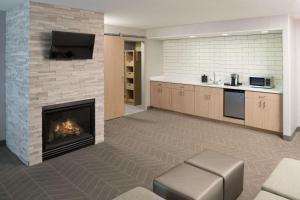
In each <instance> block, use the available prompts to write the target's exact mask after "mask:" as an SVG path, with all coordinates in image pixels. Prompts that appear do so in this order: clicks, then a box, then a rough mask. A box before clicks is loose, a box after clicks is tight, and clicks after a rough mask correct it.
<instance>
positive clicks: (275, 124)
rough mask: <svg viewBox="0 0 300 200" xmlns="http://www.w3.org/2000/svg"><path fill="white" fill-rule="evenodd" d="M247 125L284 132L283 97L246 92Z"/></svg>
mask: <svg viewBox="0 0 300 200" xmlns="http://www.w3.org/2000/svg"><path fill="white" fill-rule="evenodd" d="M245 101H246V102H245V104H246V107H245V124H246V125H247V126H251V127H255V128H261V129H265V130H270V131H275V132H282V95H280V94H270V93H261V92H250V91H246V98H245Z"/></svg>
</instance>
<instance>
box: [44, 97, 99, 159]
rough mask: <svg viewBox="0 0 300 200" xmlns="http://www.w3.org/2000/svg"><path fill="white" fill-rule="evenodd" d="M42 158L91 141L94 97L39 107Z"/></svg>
mask: <svg viewBox="0 0 300 200" xmlns="http://www.w3.org/2000/svg"><path fill="white" fill-rule="evenodd" d="M42 117H43V160H46V159H49V158H53V157H56V156H58V155H62V154H64V153H67V152H70V151H74V150H76V149H79V148H82V147H86V146H88V145H93V144H95V100H94V99H91V100H84V101H78V102H71V103H65V104H59V105H54V106H46V107H43V113H42Z"/></svg>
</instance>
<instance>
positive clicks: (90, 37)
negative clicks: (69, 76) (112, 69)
mask: <svg viewBox="0 0 300 200" xmlns="http://www.w3.org/2000/svg"><path fill="white" fill-rule="evenodd" d="M94 43H95V35H94V34H86V33H71V32H61V31H52V45H51V50H50V59H61V60H73V59H74V60H75V59H92V58H93V51H94Z"/></svg>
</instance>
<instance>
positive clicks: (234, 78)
mask: <svg viewBox="0 0 300 200" xmlns="http://www.w3.org/2000/svg"><path fill="white" fill-rule="evenodd" d="M230 77H231V79H230V80H231V81H230V85H231V86H238V85H239V84H240V83H239V75H238V74H231V76H230Z"/></svg>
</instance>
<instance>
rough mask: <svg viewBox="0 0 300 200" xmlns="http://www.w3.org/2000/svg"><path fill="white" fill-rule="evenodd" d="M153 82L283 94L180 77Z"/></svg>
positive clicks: (279, 88)
mask: <svg viewBox="0 0 300 200" xmlns="http://www.w3.org/2000/svg"><path fill="white" fill-rule="evenodd" d="M150 80H151V81H159V82H166V83H176V84H186V85H194V86H204V87H214V88H225V89H234V90H245V91H255V92H265V93H274V94H281V93H282V88H281V87H275V88H272V89H266V88H255V87H251V86H249V85H241V86H227V85H224V83H219V84H213V83H202V82H201V78H199V79H188V78H186V79H185V78H178V77H165V76H155V77H151V78H150Z"/></svg>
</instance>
